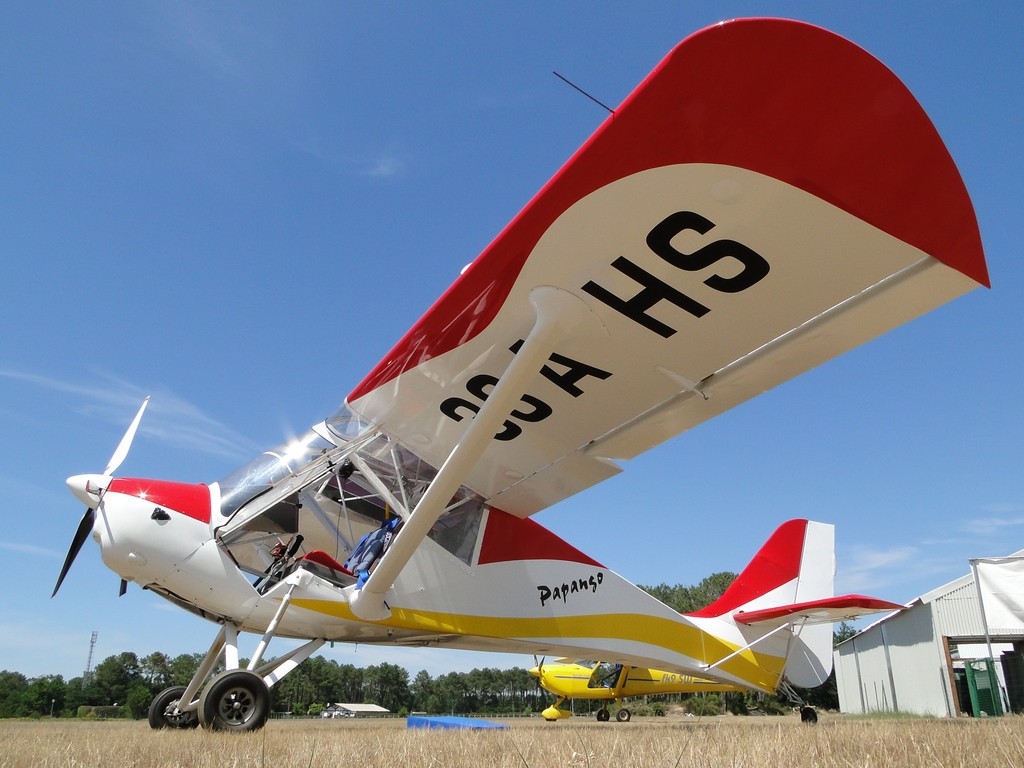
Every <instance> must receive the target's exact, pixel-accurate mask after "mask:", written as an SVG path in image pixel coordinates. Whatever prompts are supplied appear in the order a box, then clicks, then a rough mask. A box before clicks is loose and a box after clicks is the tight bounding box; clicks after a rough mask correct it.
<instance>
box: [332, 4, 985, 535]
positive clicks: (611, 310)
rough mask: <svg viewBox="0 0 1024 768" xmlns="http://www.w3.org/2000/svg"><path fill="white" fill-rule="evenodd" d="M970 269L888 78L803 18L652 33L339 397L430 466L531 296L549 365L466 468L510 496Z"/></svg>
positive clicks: (580, 479)
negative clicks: (589, 129) (514, 202)
mask: <svg viewBox="0 0 1024 768" xmlns="http://www.w3.org/2000/svg"><path fill="white" fill-rule="evenodd" d="M987 284H988V274H987V270H986V266H985V260H984V255H983V252H982V246H981V238H980V235H979V232H978V226H977V221H976V218H975V215H974V211H973V208H972V206H971V202H970V199H969V197H968V194H967V191H966V190H965V188H964V184H963V181H962V180H961V177H960V174H959V172H958V171H957V169H956V166H955V165H954V163H953V161H952V159H951V157H950V155H949V152H948V151H947V150H946V148H945V146H944V145H943V143H942V140H941V139H940V138H939V136H938V134H937V132H936V130H935V128H934V127H933V126H932V124H931V122H930V121H929V119H928V117H927V116H926V115H925V113H924V111H923V109H922V108H921V106H920V105H919V104H918V103H917V101H916V100H915V99H914V97H913V96H912V95H911V94H910V92H909V91H908V90H907V89H906V87H905V86H904V85H903V84H902V83H901V82H900V81H899V79H898V78H897V77H896V76H895V75H894V74H893V73H892V72H890V71H889V70H888V69H887V68H886V67H885V66H884V65H883V64H881V63H880V62H879V61H877V60H876V59H874V58H873V57H872V56H870V55H869V54H868V53H866V52H865V51H863V50H862V49H860V48H859V47H857V46H856V45H854V44H852V43H850V42H849V41H847V40H844V39H843V38H841V37H839V36H837V35H834V34H832V33H830V32H827V31H825V30H822V29H819V28H817V27H814V26H810V25H807V24H803V23H799V22H793V21H784V20H774V19H749V20H738V21H733V22H728V23H723V24H719V25H716V26H713V27H710V28H708V29H705V30H703V31H701V32H698V33H697V34H695V35H693V36H691V37H689V38H687V39H686V40H684V41H683V42H682V43H680V44H679V45H678V46H677V47H676V48H675V49H674V50H672V51H671V52H670V53H669V54H668V56H666V57H665V59H664V60H662V62H661V63H660V64H659V65H658V66H657V67H656V68H655V69H654V70H653V71H652V72H651V73H650V75H648V77H647V78H646V79H645V80H644V81H643V82H642V83H640V85H639V86H637V88H636V89H635V90H634V91H633V92H632V93H631V94H629V96H628V97H627V98H626V99H625V101H623V103H622V104H621V105H620V106H619V107H618V108H617V109H616V110H615V111H614V114H613V115H611V116H609V117H608V118H607V119H606V120H605V122H604V123H603V124H602V125H601V126H600V127H599V128H598V130H597V131H596V132H595V133H594V135H593V136H591V137H590V139H589V140H588V141H587V142H586V143H585V144H584V145H583V146H582V147H581V148H580V149H579V150H578V151H577V152H576V154H575V155H573V157H571V158H570V159H569V161H568V162H567V163H566V164H565V165H564V166H563V167H562V168H561V169H560V170H559V171H558V172H557V173H556V174H555V175H554V177H553V178H552V179H551V180H550V181H549V182H548V183H547V184H546V185H545V186H544V188H543V189H541V191H540V192H539V193H538V194H537V195H536V196H535V197H534V198H533V199H532V200H531V201H530V202H529V203H528V204H527V205H526V206H525V208H523V210H522V211H521V212H520V213H519V214H518V215H517V216H516V217H515V218H514V219H513V220H512V222H511V223H510V224H509V225H508V226H507V227H506V228H505V229H504V230H503V231H502V232H501V233H500V234H499V235H498V236H497V237H496V238H495V240H494V241H493V242H492V243H491V244H490V245H489V246H488V247H487V248H486V249H485V250H484V252H483V253H482V254H480V256H479V257H478V258H477V259H476V260H475V261H474V262H473V263H472V264H471V265H470V267H469V268H468V269H467V270H465V271H464V273H463V274H462V275H461V276H460V277H459V279H458V280H457V281H456V282H455V283H454V284H453V285H452V286H451V287H450V288H449V289H448V291H447V292H446V293H445V294H444V295H443V296H442V297H441V298H440V299H439V300H438V301H437V302H436V303H435V304H434V305H433V307H431V308H430V309H429V310H428V311H427V313H426V314H425V315H424V316H423V317H422V318H421V319H420V320H419V321H418V322H417V323H416V324H415V325H414V326H413V328H412V329H411V330H410V331H409V332H408V333H407V334H406V335H405V337H404V338H402V339H401V340H400V341H399V343H398V344H397V345H396V346H395V347H394V349H392V351H391V352H390V353H389V354H388V355H387V356H386V357H385V358H384V359H383V360H382V361H381V362H380V363H379V364H378V365H377V366H376V367H375V368H374V369H373V370H372V371H371V372H370V374H369V375H368V376H367V377H366V378H365V379H364V380H363V381H362V382H361V383H360V384H359V385H358V386H357V387H356V388H355V389H354V390H353V392H352V393H351V394H350V396H349V399H348V401H349V404H350V406H351V407H352V408H353V409H354V410H355V411H356V412H357V413H359V414H360V416H362V417H363V418H365V419H366V420H367V421H368V422H370V423H371V424H373V425H376V426H377V427H379V428H380V429H383V430H384V431H386V432H387V433H389V434H391V435H392V436H394V437H396V438H397V439H399V440H400V441H401V442H402V443H403V444H405V445H406V446H407V447H408V448H410V449H411V450H412V451H414V452H415V453H416V454H418V455H419V456H420V457H422V458H423V459H424V460H426V461H428V462H430V463H431V464H433V465H434V466H435V467H439V466H441V465H442V464H443V463H444V461H445V460H446V458H447V457H448V456H449V454H450V453H451V451H452V448H453V446H454V445H455V444H456V443H457V442H458V441H459V439H460V436H461V435H462V434H463V433H464V431H465V430H466V427H467V424H468V423H470V421H471V420H472V419H471V418H468V416H471V415H472V413H474V412H475V411H476V410H478V409H479V408H480V407H482V404H483V401H484V400H486V398H487V396H488V394H489V393H490V392H492V391H496V390H495V389H492V388H491V386H490V382H498V381H500V379H501V377H502V375H503V373H504V372H505V371H506V369H508V368H509V366H510V365H511V364H512V361H513V359H514V358H515V356H516V354H522V352H521V351H519V352H516V351H513V350H520V346H519V345H520V344H522V340H524V339H530V338H531V333H533V332H534V329H535V327H536V325H537V324H538V322H539V320H538V318H539V317H542V316H544V317H546V318H547V320H546V322H549V321H550V318H551V317H552V316H553V317H554V318H555V321H556V323H560V324H559V325H557V326H556V328H555V332H554V333H550V332H548V333H546V334H545V336H544V340H543V343H544V344H545V345H546V347H545V354H547V359H548V364H547V366H543V365H539V366H538V371H537V375H536V377H534V379H533V380H532V382H531V383H529V384H528V386H526V387H523V392H522V395H523V397H522V400H520V401H517V402H515V403H514V404H513V406H512V407H511V408H509V410H508V418H507V420H506V425H505V426H504V428H499V429H497V430H495V433H496V434H501V435H503V439H495V440H492V441H491V442H490V444H489V445H488V447H487V448H486V449H485V450H484V451H482V452H481V453H480V455H479V457H478V458H477V460H476V462H475V464H474V466H473V467H472V469H471V471H469V472H468V474H467V476H466V478H465V480H464V484H465V485H467V486H469V487H470V488H472V489H473V490H475V491H476V492H478V493H479V494H481V495H482V496H483V497H484V498H486V499H489V500H490V501H491V502H492V503H493V504H495V505H496V506H499V507H500V508H502V509H505V510H507V511H509V512H511V513H513V514H516V515H519V516H526V515H530V514H532V513H534V512H536V511H538V510H540V509H543V508H544V507H546V506H548V505H550V504H552V503H554V502H556V501H558V500H559V499H561V498H564V497H566V496H568V495H570V494H572V493H575V492H577V491H579V490H581V489H583V488H586V487H588V486H590V485H592V484H594V483H596V482H599V481H600V480H602V479H603V478H605V477H608V476H609V475H611V474H613V473H615V472H616V471H618V467H617V463H616V462H617V461H618V460H621V459H627V458H629V457H632V456H635V455H636V454H638V453H640V452H642V451H645V450H647V449H648V448H650V447H652V446H653V445H656V444H658V443H660V442H662V441H664V440H666V439H668V438H669V437H672V436H673V435H676V434H679V433H680V432H683V431H685V430H686V429H689V428H690V427H692V426H694V425H697V424H700V423H701V422H703V421H705V420H706V419H708V418H711V417H713V416H715V415H717V414H719V413H721V412H723V411H725V410H727V409H729V408H731V407H733V406H735V405H737V404H739V403H742V402H744V401H745V400H747V399H749V398H751V397H753V396H755V395H757V394H759V393H761V392H763V391H765V390H767V389H769V388H771V387H774V386H775V385H777V384H780V383H782V382H784V381H786V380H788V379H790V378H792V377H794V376H796V375H798V374H800V373H802V372H804V371H806V370H808V369H810V368H812V367H814V366H816V365H818V364H820V363H822V362H824V361H826V360H829V359H830V358H832V357H835V356H836V355H839V354H841V353H843V352H845V351H847V350H849V349H851V348H853V347H855V346H857V345H859V344H862V343H864V342H866V341H868V340H870V339H872V338H874V337H876V336H878V335H879V334H881V333H884V332H885V331H887V330H889V329H891V328H894V327H896V326H898V325H900V324H902V323H904V322H906V321H908V320H910V319H912V318H914V317H917V316H919V315H921V314H923V313H925V312H927V311H929V310H931V309H934V308H935V307H938V306H939V305H941V304H943V303H945V302H946V301H949V300H951V299H953V298H955V297H957V296H960V295H962V294H964V293H966V292H967V291H969V290H971V289H972V288H974V287H976V286H978V285H987ZM550 296H557V297H559V299H560V300H559V302H555V303H547V302H546V300H541V299H543V298H544V297H550ZM539 297H540V298H539ZM566 297H569V298H568V299H566ZM563 315H564V317H563ZM562 320H564V322H560V321H562ZM534 349H536V347H534ZM539 359H541V360H543V359H544V358H543V356H541V357H540V358H539ZM545 367H547V368H548V370H547V371H546V372H545V371H544V370H543V369H544V368H545ZM567 376H569V377H571V382H572V386H571V387H570V386H566V385H565V381H566V377H567ZM517 381H518V379H517ZM481 382H484V383H486V384H487V386H482V385H481ZM495 386H500V384H499V385H495ZM515 394H516V396H518V394H519V393H518V392H516V393H515ZM445 403H447V404H448V405H447V406H445V405H444V404H445ZM452 413H455V414H458V415H459V416H460V418H458V419H456V418H453V417H452V416H451V414H452Z"/></svg>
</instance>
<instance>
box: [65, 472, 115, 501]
mask: <svg viewBox="0 0 1024 768" xmlns="http://www.w3.org/2000/svg"><path fill="white" fill-rule="evenodd" d="M67 482H68V487H69V489H70V490H71V493H73V494H74V495H75V498H76V499H78V500H79V501H81V502H82V504H84V505H85V506H86V507H88V508H89V509H95V508H96V506H97V505H98V504H99V497H100V496H101V495H102V493H103V492H104V490H106V486H108V485H110V483H111V476H110V475H97V474H85V475H73V476H71V477H69V478H68V480H67Z"/></svg>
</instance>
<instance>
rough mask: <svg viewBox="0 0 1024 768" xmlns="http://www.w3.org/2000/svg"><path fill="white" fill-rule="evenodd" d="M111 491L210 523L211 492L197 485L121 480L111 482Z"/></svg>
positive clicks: (165, 481) (161, 481)
mask: <svg viewBox="0 0 1024 768" xmlns="http://www.w3.org/2000/svg"><path fill="white" fill-rule="evenodd" d="M107 490H108V491H113V492H114V493H123V494H125V495H126V496H135V497H136V498H138V499H143V500H145V501H149V502H152V504H153V506H154V507H163V508H164V509H167V510H169V511H171V512H180V513H181V514H183V515H187V516H188V517H191V518H194V519H196V520H198V521H200V522H202V523H208V522H210V489H209V487H208V486H205V485H202V484H194V483H172V482H168V481H167V480H140V479H136V478H132V477H119V478H115V479H113V480H111V481H110V486H109V488H107Z"/></svg>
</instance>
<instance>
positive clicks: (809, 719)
mask: <svg viewBox="0 0 1024 768" xmlns="http://www.w3.org/2000/svg"><path fill="white" fill-rule="evenodd" d="M800 722H801V723H807V724H809V725H815V724H816V723H817V722H818V713H817V712H815V711H814V707H800Z"/></svg>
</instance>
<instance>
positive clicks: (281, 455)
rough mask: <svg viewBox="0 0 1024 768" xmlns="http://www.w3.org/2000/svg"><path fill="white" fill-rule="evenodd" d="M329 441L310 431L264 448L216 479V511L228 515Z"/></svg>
mask: <svg viewBox="0 0 1024 768" xmlns="http://www.w3.org/2000/svg"><path fill="white" fill-rule="evenodd" d="M331 447H332V446H331V444H330V443H328V442H327V441H326V440H324V439H323V438H322V437H320V436H319V435H318V434H316V433H315V432H313V431H312V430H310V431H309V432H307V433H306V434H305V435H303V436H302V437H301V438H298V439H297V440H291V441H289V442H287V443H284V444H283V445H279V446H278V447H277V448H274V449H273V450H271V451H265V452H264V453H261V454H260V455H259V456H257V457H256V458H255V459H253V460H252V461H250V462H249V463H248V464H246V465H245V466H243V467H239V468H238V469H236V470H235V471H234V472H232V473H231V474H230V475H228V476H227V477H225V478H224V479H223V480H221V481H220V492H221V502H220V513H221V514H222V515H223V516H224V517H231V515H233V514H234V513H235V512H237V511H238V510H239V508H240V507H242V505H244V504H246V503H248V502H250V501H252V500H253V499H255V498H256V497H257V496H259V495H260V494H261V493H263V492H264V491H268V490H270V488H272V487H273V485H274V483H276V482H277V481H278V480H281V479H282V478H284V477H287V476H288V475H290V474H292V472H294V471H295V470H296V469H298V468H299V467H301V466H302V465H304V464H306V463H307V462H309V461H310V460H311V459H312V458H313V457H314V456H316V455H317V454H319V453H322V452H323V451H325V450H328V449H329V448H331Z"/></svg>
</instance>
